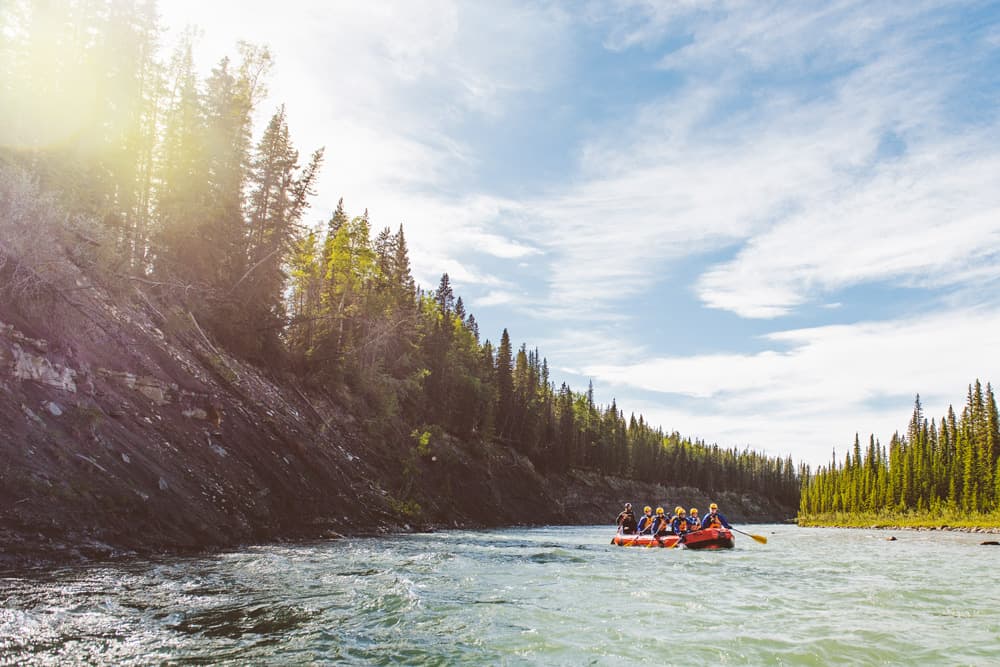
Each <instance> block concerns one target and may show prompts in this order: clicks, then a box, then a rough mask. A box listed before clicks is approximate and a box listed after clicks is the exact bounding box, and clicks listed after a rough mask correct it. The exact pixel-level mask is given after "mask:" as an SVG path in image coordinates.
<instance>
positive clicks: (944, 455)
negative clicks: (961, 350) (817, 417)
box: [799, 380, 1000, 516]
mask: <svg viewBox="0 0 1000 667" xmlns="http://www.w3.org/2000/svg"><path fill="white" fill-rule="evenodd" d="M998 423H1000V421H998V417H997V404H996V400H995V398H994V395H993V388H992V386H991V385H990V384H988V383H987V385H986V388H985V390H984V389H983V386H982V384H981V383H980V381H979V380H976V382H975V383H974V384H971V385H969V388H968V393H967V396H966V401H965V406H964V407H963V409H962V414H961V416H959V417H956V415H955V411H954V409H953V408H952V406H949V407H948V412H947V414H946V415H945V416H944V417H942V418H941V420H940V421H939V422H938V421H935V420H934V419H931V420H930V422H929V423H928V421H927V417H926V416H925V415H924V411H923V406H922V405H921V403H920V396H919V395H918V396H917V397H916V401H915V403H914V407H913V415H912V416H911V418H910V423H909V425H908V427H907V430H906V433H905V434H901V433H899V432H896V433H894V434H893V435H892V439H891V440H890V442H889V446H888V447H886V446H884V445H882V444H881V443H880V442H879V441H878V440H876V439H875V437H874V436H870V437H869V440H868V444H867V446H866V447H864V449H862V446H861V442H860V440H859V438H858V437H857V436H855V439H854V447H853V449H852V450H851V451H848V452H847V453H845V455H844V458H843V460H841V461H838V460H837V456H836V452H834V456H833V459H832V460H831V461H830V464H829V465H825V466H820V467H819V469H817V470H816V471H815V472H811V471H809V470H808V469H807V470H805V471H804V474H803V480H802V481H803V486H802V496H801V502H800V510H799V513H800V516H816V515H822V514H831V513H838V512H839V513H847V514H859V513H869V512H885V511H888V512H907V511H915V512H918V513H930V514H934V515H940V514H941V513H942V512H949V513H952V514H966V515H969V514H988V513H991V512H993V511H996V510H998V509H1000V461H998V456H1000V426H998Z"/></svg>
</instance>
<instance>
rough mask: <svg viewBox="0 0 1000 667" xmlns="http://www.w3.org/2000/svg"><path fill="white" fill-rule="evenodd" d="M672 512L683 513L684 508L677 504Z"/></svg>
mask: <svg viewBox="0 0 1000 667" xmlns="http://www.w3.org/2000/svg"><path fill="white" fill-rule="evenodd" d="M674 514H684V508H683V507H681V506H680V505H678V506H677V507H675V508H674Z"/></svg>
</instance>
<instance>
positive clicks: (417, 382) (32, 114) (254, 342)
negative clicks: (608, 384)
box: [0, 0, 800, 505]
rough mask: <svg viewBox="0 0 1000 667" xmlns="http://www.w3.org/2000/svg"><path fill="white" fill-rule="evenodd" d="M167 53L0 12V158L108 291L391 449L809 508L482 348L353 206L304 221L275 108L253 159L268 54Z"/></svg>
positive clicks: (385, 234) (507, 346) (92, 13)
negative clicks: (135, 294)
mask: <svg viewBox="0 0 1000 667" xmlns="http://www.w3.org/2000/svg"><path fill="white" fill-rule="evenodd" d="M160 33H161V30H160V28H159V26H158V24H157V18H156V7H155V3H154V2H152V1H143V0H104V1H100V0H88V1H84V0H53V1H51V2H46V3H36V2H27V1H25V0H11V1H10V2H6V3H4V6H3V7H2V8H0V34H2V35H3V41H2V42H0V56H2V62H3V68H4V71H3V81H2V82H0V95H2V96H3V102H4V107H5V108H6V109H8V111H7V114H6V115H7V116H9V117H4V118H3V120H4V121H5V129H0V132H2V133H3V134H2V135H0V137H2V146H3V149H2V154H0V156H2V160H3V162H4V163H5V164H6V165H7V166H8V168H10V166H11V165H14V166H16V167H17V168H21V169H26V170H29V171H30V173H32V174H34V175H35V178H37V180H38V183H39V185H40V187H41V188H43V189H45V190H53V191H59V192H61V193H62V197H63V201H64V202H65V205H66V206H67V207H68V208H69V209H71V211H72V212H73V213H74V214H78V215H85V216H87V217H88V218H90V219H94V220H97V221H98V226H97V228H96V230H95V232H94V233H95V235H97V236H98V237H99V238H98V239H97V240H98V242H99V244H100V245H101V247H103V248H105V249H106V251H105V252H104V253H103V254H102V255H101V257H100V261H99V263H98V268H99V269H100V270H101V271H103V272H104V274H105V275H107V276H126V277H130V278H133V279H138V280H141V281H143V283H144V284H147V285H150V286H152V287H153V288H155V289H156V290H158V291H160V292H161V293H165V294H166V293H169V294H170V296H171V297H172V298H174V299H177V300H180V301H181V302H182V303H184V305H185V307H186V308H188V309H189V310H190V312H191V313H192V315H193V316H195V317H196V319H197V321H198V322H201V323H202V325H203V326H204V328H205V329H206V330H208V331H210V332H211V334H212V335H213V336H214V337H215V338H216V339H217V340H218V341H219V342H220V343H222V344H223V345H224V346H225V347H226V349H228V350H230V351H232V352H233V353H235V354H238V355H240V356H243V357H245V358H247V359H250V360H253V361H256V362H257V363H259V364H262V365H265V366H268V367H270V368H272V369H273V370H276V371H278V370H280V371H290V372H291V373H294V375H295V377H296V378H297V379H298V380H299V381H301V382H303V383H307V384H308V385H309V386H310V387H312V388H314V389H316V390H326V391H331V393H335V392H333V391H332V389H331V388H338V391H341V390H342V393H344V394H350V395H354V396H359V397H361V399H362V400H359V401H358V404H363V405H365V406H366V407H365V409H366V410H367V411H368V413H369V414H368V416H369V417H370V419H369V422H370V423H378V424H382V425H383V427H382V428H383V429H385V428H386V427H385V426H384V425H386V424H389V425H393V427H392V428H390V429H388V431H387V432H386V435H387V437H389V438H390V439H392V438H395V440H396V442H397V445H398V446H399V447H403V448H409V447H412V446H413V442H414V441H426V438H427V434H430V437H434V436H435V435H438V436H444V435H449V436H452V437H454V438H457V439H459V440H460V441H464V442H468V443H487V442H501V443H505V444H509V445H510V446H512V447H513V448H515V449H516V450H517V451H519V452H520V453H521V454H523V455H524V456H526V457H528V458H529V459H530V460H531V461H532V462H533V463H534V464H535V466H536V467H537V468H539V469H541V470H542V471H545V472H564V471H567V470H570V469H574V468H588V469H593V470H597V471H601V472H604V473H609V474H617V475H625V476H631V477H634V478H637V479H640V480H644V481H650V482H654V481H655V482H662V483H666V484H671V485H686V486H695V487H701V488H704V489H727V490H734V491H745V492H760V493H763V494H765V495H768V496H771V497H772V498H775V499H777V500H780V501H781V502H784V503H787V504H792V505H794V503H795V502H796V501H797V500H798V493H799V485H800V481H799V472H800V471H799V470H797V469H796V468H795V466H794V464H793V462H792V460H791V458H784V459H783V458H775V457H769V456H765V455H762V454H759V453H756V452H753V451H749V450H739V449H736V448H731V449H725V448H720V447H718V446H717V445H708V444H706V443H704V442H701V441H692V440H691V439H688V438H683V437H681V435H680V434H678V433H676V432H672V433H665V432H664V431H663V430H662V429H661V428H658V427H654V426H652V425H650V424H648V423H646V422H645V421H644V419H643V418H642V417H641V416H638V417H637V416H635V415H634V414H633V415H630V416H628V417H626V416H625V413H624V411H623V410H621V409H619V407H618V406H617V404H616V402H615V401H612V402H611V404H610V405H607V406H601V405H598V404H596V403H595V401H594V394H593V387H588V389H587V391H585V392H575V391H573V390H572V389H571V388H570V387H569V386H568V385H567V384H566V383H560V384H559V385H558V386H557V384H556V382H555V381H554V380H553V379H552V378H551V376H550V369H549V366H548V362H547V360H546V359H545V358H543V357H541V356H540V354H539V352H538V350H536V349H529V348H528V347H527V346H526V345H524V344H522V345H520V347H515V346H514V344H513V343H512V341H511V338H510V335H509V334H508V332H507V330H506V329H505V330H503V332H502V333H501V335H500V337H499V341H498V342H496V343H494V342H492V341H491V340H490V339H488V338H484V337H483V336H482V335H481V332H480V330H479V325H478V323H477V322H476V319H475V316H474V315H473V314H472V313H470V312H468V311H467V309H466V306H465V304H464V302H463V300H462V298H461V296H457V295H456V294H455V292H454V289H453V287H452V285H451V281H450V279H449V276H448V275H447V274H444V275H443V276H442V277H441V280H440V283H439V284H438V285H437V288H436V289H433V290H425V289H421V288H420V287H419V286H418V285H416V284H415V281H414V278H413V275H412V272H411V268H410V258H409V252H408V247H407V241H406V237H405V233H404V229H403V227H402V226H401V225H398V226H395V227H394V228H390V227H385V228H381V229H378V230H375V229H373V226H372V221H371V220H370V219H369V216H368V213H367V211H365V212H364V213H363V214H361V215H350V214H348V212H347V210H346V208H345V205H344V202H343V200H341V201H340V203H339V204H338V206H337V208H336V210H335V211H334V212H333V214H332V215H331V217H330V218H329V219H328V220H325V221H322V222H321V223H320V224H315V223H311V222H310V221H308V220H307V213H308V210H309V206H310V199H311V197H312V196H313V195H314V194H315V193H314V186H315V182H316V177H317V174H318V172H319V170H320V168H321V166H322V162H323V157H324V151H323V149H322V148H318V149H316V150H313V151H312V152H310V153H309V154H308V156H307V157H305V158H303V156H302V155H301V154H300V152H299V150H298V149H297V148H296V147H295V145H294V143H293V141H292V138H291V132H290V129H289V125H288V120H287V114H286V111H285V108H284V107H283V106H277V107H276V108H274V109H273V110H272V112H271V115H270V118H269V120H268V122H267V124H266V126H265V127H264V128H262V130H261V131H260V132H259V136H258V137H257V138H256V140H255V128H254V123H253V121H254V118H255V116H256V114H257V112H258V110H259V109H260V107H261V105H262V104H264V102H265V100H266V84H267V78H268V74H269V71H270V69H271V66H272V62H273V59H272V55H271V53H270V52H269V50H268V49H267V48H265V47H261V46H257V45H251V44H245V43H241V44H239V45H238V48H237V56H236V57H235V58H234V59H231V58H228V57H227V58H223V59H222V60H221V61H220V62H218V63H217V64H216V66H215V67H214V68H213V69H212V70H211V73H210V74H209V75H208V76H207V77H206V78H204V79H200V78H199V76H198V74H197V71H196V68H195V58H194V51H195V46H196V42H197V35H196V33H195V32H194V31H188V32H186V33H185V34H184V35H183V36H182V38H181V39H180V41H179V44H178V45H177V47H176V48H175V49H174V50H173V52H172V54H171V55H170V56H169V58H166V59H161V57H160V55H159V54H160V52H161V47H160V44H159V43H158V40H159V35H160ZM400 425H405V426H400Z"/></svg>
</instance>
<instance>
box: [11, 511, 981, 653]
mask: <svg viewBox="0 0 1000 667" xmlns="http://www.w3.org/2000/svg"><path fill="white" fill-rule="evenodd" d="M744 528H745V529H747V530H748V531H749V532H753V533H756V534H759V535H764V536H766V537H767V538H768V544H766V545H761V544H758V543H756V542H754V541H753V540H751V539H750V538H749V537H744V536H742V535H737V536H736V537H737V540H736V548H735V549H733V550H731V551H715V552H706V551H690V550H683V549H670V550H667V549H637V548H620V547H613V546H610V545H609V541H610V538H611V535H612V530H611V529H610V528H608V527H602V526H593V527H549V528H531V529H506V530H493V531H485V532H457V531H456V532H442V533H436V534H421V535H406V536H398V537H391V538H364V539H343V540H336V541H329V542H310V543H304V544H295V545H279V546H261V547H253V548H248V549H244V550H240V551H236V552H229V553H222V554H218V555H215V556H210V557H200V558H170V559H162V560H155V561H150V560H143V561H133V562H128V563H118V564H114V565H102V566H90V567H74V568H67V569H59V570H54V571H50V572H46V573H38V572H33V573H26V574H24V575H20V576H17V575H7V576H4V577H2V578H0V602H2V609H0V664H4V665H6V664H40V665H70V664H116V665H129V664H142V665H146V664H160V663H168V664H234V665H235V664H241V665H242V664H281V665H285V664H382V665H396V664H407V665H411V664H412V665H470V664H480V665H536V664H540V665H574V666H575V665H587V664H592V665H620V664H624V663H640V664H685V665H692V664H694V665H700V664H712V665H715V664H738V665H744V664H755V665H763V664H789V665H795V664H802V665H831V664H900V663H913V664H932V665H939V664H947V665H955V664H972V665H986V664H1000V575H998V572H1000V547H995V546H980V544H979V543H980V542H982V541H983V540H984V539H992V537H983V536H981V535H970V534H966V533H943V532H907V531H900V532H888V531H868V530H840V529H805V528H796V527H793V526H745V527H744ZM891 535H895V536H896V537H897V538H898V539H897V540H896V541H888V540H887V539H886V538H887V537H889V536H891Z"/></svg>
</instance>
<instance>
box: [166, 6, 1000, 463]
mask: <svg viewBox="0 0 1000 667" xmlns="http://www.w3.org/2000/svg"><path fill="white" fill-rule="evenodd" d="M159 7H160V13H161V18H162V22H163V25H164V27H165V28H166V29H167V31H166V33H165V35H164V43H165V45H166V44H169V43H170V42H171V40H172V39H176V36H177V35H178V34H179V32H180V30H181V29H182V28H183V26H185V25H187V24H193V25H196V26H198V27H200V28H201V30H202V38H201V40H200V42H199V46H198V54H197V56H198V59H199V63H200V64H201V66H202V67H203V68H204V70H205V71H207V70H208V68H209V67H210V66H211V65H212V64H213V63H214V62H215V61H217V60H218V59H219V58H221V57H223V56H224V55H227V54H235V44H236V42H237V40H247V41H250V42H255V43H259V44H266V45H267V46H269V47H270V48H271V50H272V51H273V53H274V55H275V58H276V60H275V66H274V68H273V70H272V73H271V79H270V83H269V88H270V97H269V98H268V100H267V101H266V102H265V104H264V105H263V108H262V109H261V110H260V114H261V117H260V119H259V120H258V126H259V127H263V125H264V123H265V122H266V118H267V116H269V115H270V113H272V112H273V110H274V108H276V107H277V105H278V104H281V103H285V104H286V105H287V111H288V118H289V125H290V128H291V132H292V137H293V140H294V141H295V142H296V145H297V146H298V147H299V148H300V151H301V152H302V154H303V155H305V154H307V153H308V152H311V151H312V150H314V149H315V148H317V147H319V146H325V148H326V163H325V166H324V168H323V172H322V175H321V178H320V181H319V184H318V194H317V196H316V198H315V199H314V201H313V206H312V209H311V211H310V213H309V215H310V216H311V219H312V220H313V222H315V223H317V224H318V223H320V222H322V221H324V220H326V219H327V218H328V217H329V216H330V213H331V212H332V211H333V209H334V208H335V207H336V204H337V201H338V199H339V198H341V197H343V198H344V203H345V206H346V208H347V210H348V212H349V213H350V214H352V215H356V214H360V213H361V212H362V211H364V210H365V209H367V210H368V212H369V216H370V219H371V220H372V222H373V226H374V228H375V229H380V228H382V227H386V226H388V227H391V228H393V229H396V228H398V226H399V225H400V224H402V225H403V227H404V229H405V233H406V237H407V241H408V243H409V246H410V256H411V261H412V264H413V269H414V274H415V278H416V279H417V281H418V282H419V283H420V284H421V285H422V286H423V287H425V288H427V289H433V288H435V287H436V286H437V284H438V281H439V279H440V276H441V274H442V273H444V272H447V273H448V274H449V276H450V278H451V281H452V284H453V286H454V288H455V291H456V293H457V294H458V295H461V296H462V297H463V301H464V302H465V304H466V307H467V309H468V310H469V311H470V312H472V313H473V314H474V315H475V316H476V319H477V320H478V322H479V324H480V330H481V333H482V336H483V337H484V338H489V339H491V340H492V341H494V342H496V341H497V340H499V338H500V332H501V331H502V329H503V328H505V327H506V328H507V329H508V330H509V332H510V335H511V338H512V340H513V341H514V342H515V343H519V342H525V343H527V345H528V346H529V348H536V347H537V348H538V349H539V351H540V353H541V355H542V356H544V357H545V358H547V360H548V362H549V365H550V367H551V369H552V377H553V380H554V381H555V382H556V383H557V384H558V383H561V382H563V381H565V382H567V383H568V384H569V385H570V386H571V387H572V388H574V389H575V390H577V391H583V390H585V389H586V387H587V383H588V381H591V380H592V381H593V383H594V390H595V397H596V398H597V400H598V401H599V402H601V403H604V404H607V403H610V401H611V400H612V399H615V401H616V402H617V405H618V406H619V407H620V408H622V409H623V410H624V411H625V414H626V417H628V415H629V414H630V413H632V412H635V413H636V414H642V415H644V416H645V418H646V420H647V421H648V422H650V423H652V424H655V425H661V426H662V427H663V428H664V429H665V430H667V431H678V432H680V433H681V434H682V435H684V436H689V437H692V438H700V439H703V440H705V441H707V442H709V443H718V444H719V445H721V446H724V447H738V448H740V449H742V448H744V447H749V448H751V449H755V450H757V451H762V452H766V453H767V454H770V455H776V456H787V455H791V456H792V457H793V458H794V459H795V460H796V461H804V462H807V463H810V464H813V465H815V464H819V463H822V462H825V461H828V460H829V459H830V455H831V451H832V450H833V449H835V448H836V449H837V451H838V452H841V453H842V452H844V451H846V450H847V449H848V448H849V447H850V446H851V445H852V443H853V441H854V436H855V433H860V434H861V437H862V438H863V439H867V437H868V435H869V434H874V435H875V437H876V438H879V439H880V440H881V441H882V442H883V443H886V442H888V440H889V439H890V438H891V436H892V433H893V432H894V431H896V430H900V431H905V428H906V424H907V421H908V420H909V418H910V414H911V412H912V409H913V401H914V397H915V395H916V394H920V397H921V401H922V403H923V405H924V409H925V411H926V413H927V415H928V417H934V418H937V419H940V417H941V415H943V414H944V413H945V412H946V410H947V408H948V405H949V404H954V405H955V406H956V409H957V410H958V411H960V410H961V404H962V403H963V400H964V396H965V392H966V388H967V386H968V385H969V383H971V382H974V381H975V380H976V379H977V378H980V379H981V380H982V381H983V382H988V381H995V380H998V379H1000V373H998V372H997V371H998V370H1000V6H998V5H997V4H996V3H990V2H941V1H938V2H921V1H919V0H911V1H908V2H900V3H872V2H853V1H842V2H838V1H833V2H766V1H755V2H709V1H699V2H694V1H689V0H676V1H674V2H655V1H649V0H613V1H609V0H601V1H597V2H586V1H582V0H581V1H578V2H566V3H549V2H530V3H528V2H516V1H512V2H507V1H504V0H491V1H490V2H475V1H472V2H470V1H467V0H466V1H462V0H429V1H428V0H424V1H421V2H419V3H414V2H390V1H383V0H380V1H379V2H377V3H361V2H358V3H348V2H333V3H331V2H326V1H325V0H286V1H285V2H281V3H276V2H273V1H267V2H263V1H260V0H242V1H241V2H223V1H220V2H212V3H207V2H203V1H198V2H195V1H194V0H161V2H160V4H159Z"/></svg>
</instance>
